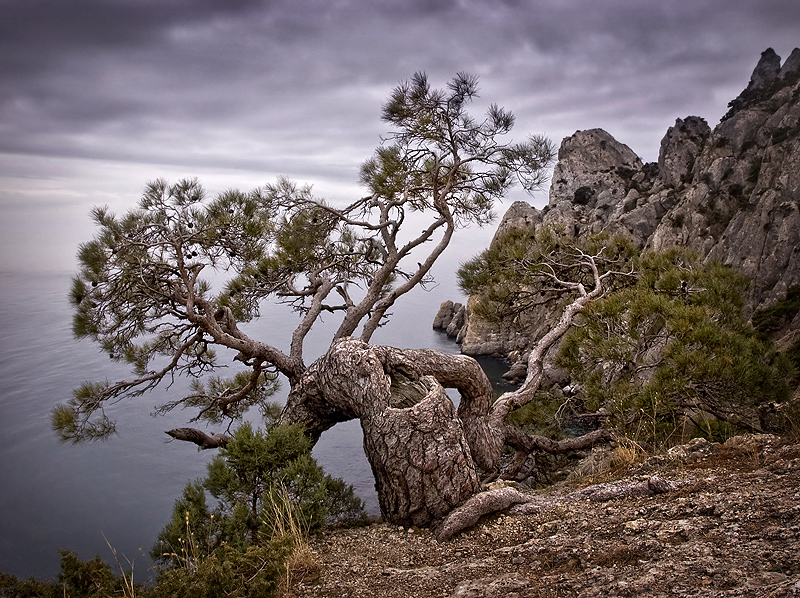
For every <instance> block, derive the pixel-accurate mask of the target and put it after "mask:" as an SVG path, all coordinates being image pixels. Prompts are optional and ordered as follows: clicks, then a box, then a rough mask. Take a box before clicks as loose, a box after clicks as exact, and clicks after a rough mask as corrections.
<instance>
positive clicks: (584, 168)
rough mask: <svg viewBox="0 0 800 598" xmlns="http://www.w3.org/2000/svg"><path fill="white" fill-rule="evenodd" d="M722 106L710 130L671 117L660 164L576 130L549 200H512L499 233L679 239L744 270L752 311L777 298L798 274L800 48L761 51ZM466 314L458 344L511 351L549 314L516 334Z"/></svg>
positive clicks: (659, 241)
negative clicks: (741, 86)
mask: <svg viewBox="0 0 800 598" xmlns="http://www.w3.org/2000/svg"><path fill="white" fill-rule="evenodd" d="M730 108H731V109H730V111H729V112H728V114H726V115H725V116H724V117H723V119H722V121H721V122H720V124H719V125H717V126H716V127H715V128H714V130H713V131H712V130H711V128H710V127H709V126H708V124H707V123H706V121H705V120H703V119H702V118H699V117H696V116H690V117H687V118H685V119H677V120H676V122H675V125H674V126H673V127H670V129H669V130H668V131H667V133H666V135H665V136H664V139H663V140H662V142H661V148H660V152H659V158H658V163H657V164H643V163H642V161H641V160H640V159H639V157H638V156H636V154H634V153H633V151H631V149H630V148H629V147H628V146H626V145H624V144H622V143H620V142H618V141H616V140H615V139H614V138H613V137H612V136H611V135H610V134H609V133H607V132H605V131H603V130H601V129H591V130H588V131H578V132H576V133H575V134H574V135H572V136H571V137H568V138H566V139H564V141H563V142H562V144H561V147H560V150H559V154H558V164H557V165H556V167H555V170H554V173H553V181H552V185H551V188H550V198H549V203H548V205H547V206H546V207H545V208H544V209H542V210H537V209H535V208H533V207H531V206H530V205H528V204H525V203H522V202H517V203H515V204H513V205H512V206H511V208H510V209H509V210H508V212H507V213H506V215H505V216H504V218H503V220H502V222H501V223H500V225H499V228H498V233H497V234H498V235H499V234H502V233H504V232H506V231H508V230H509V229H512V228H523V229H528V230H531V231H534V232H537V231H539V230H541V229H542V228H550V229H557V230H560V231H562V232H564V233H566V234H571V235H576V236H577V235H582V234H586V233H591V232H598V231H601V230H607V231H609V232H626V233H628V234H629V235H630V236H631V237H632V238H633V239H635V240H636V241H637V242H638V243H639V244H640V245H641V246H642V247H648V248H653V249H664V248H667V247H670V246H675V245H683V246H688V247H690V248H693V249H695V250H697V251H699V252H700V253H701V255H704V256H706V257H707V259H709V260H710V259H715V260H718V261H720V262H722V263H724V264H728V265H731V266H733V267H735V268H737V269H739V270H740V271H741V272H743V273H744V274H746V275H747V276H749V277H750V278H751V279H752V280H753V284H752V287H751V290H750V297H749V308H750V309H751V310H755V309H762V308H765V307H768V306H771V305H773V304H775V303H776V302H777V301H779V300H780V299H782V298H783V297H784V296H785V293H786V290H787V289H788V288H789V287H790V286H791V285H794V284H798V283H800V49H795V50H794V51H793V52H792V55H791V56H790V57H789V58H788V59H787V60H786V62H785V63H784V64H783V66H781V61H780V57H778V56H777V54H775V52H774V51H772V50H771V49H769V50H767V51H765V52H764V53H763V54H762V56H761V60H760V61H759V62H758V65H757V66H756V68H755V70H754V71H753V75H752V77H751V80H750V83H749V85H748V87H747V89H745V90H744V91H743V92H742V93H741V94H740V95H739V97H737V98H736V99H734V100H733V101H732V102H731V103H730ZM469 312H470V310H469V305H468V306H467V314H466V315H467V317H466V324H465V327H464V329H463V330H462V331H461V332H460V333H459V334H460V336H461V337H462V338H463V345H462V351H463V352H464V353H468V354H485V353H501V354H504V355H509V354H511V357H512V360H513V357H514V356H515V355H516V356H522V355H523V354H524V353H525V351H526V350H527V348H528V347H529V346H530V344H531V342H532V340H535V339H537V338H539V337H540V336H541V335H542V334H543V333H544V332H545V331H546V330H547V328H548V321H550V318H552V315H550V316H548V314H545V313H542V314H532V315H531V317H530V318H529V322H530V327H529V329H528V330H526V333H525V334H524V335H521V334H519V333H518V332H511V331H502V330H498V329H496V328H493V327H492V326H489V325H488V324H487V323H485V322H482V321H479V320H478V318H473V317H470V315H469ZM793 328H796V326H794V327H793ZM790 332H792V331H790Z"/></svg>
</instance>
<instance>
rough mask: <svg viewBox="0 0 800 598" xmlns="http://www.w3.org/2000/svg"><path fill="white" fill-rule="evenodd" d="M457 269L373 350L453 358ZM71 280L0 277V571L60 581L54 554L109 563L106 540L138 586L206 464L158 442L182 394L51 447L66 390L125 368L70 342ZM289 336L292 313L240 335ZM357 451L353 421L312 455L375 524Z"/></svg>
mask: <svg viewBox="0 0 800 598" xmlns="http://www.w3.org/2000/svg"><path fill="white" fill-rule="evenodd" d="M451 266H452V265H451ZM453 269H454V268H452V267H451V268H449V269H448V271H447V274H446V275H445V277H444V278H445V279H446V280H445V282H444V283H443V284H442V286H440V287H437V288H435V289H434V290H433V291H431V292H423V291H421V290H416V291H415V292H414V293H412V294H411V296H409V297H407V298H406V301H405V302H403V303H402V304H399V305H398V306H397V308H396V309H395V310H394V311H395V314H394V318H393V320H392V321H391V322H390V324H389V325H388V326H386V327H384V328H382V329H380V330H379V331H378V334H376V336H375V339H374V341H375V342H378V343H385V344H391V345H394V346H398V347H408V348H411V347H432V348H438V349H440V350H444V351H448V352H455V351H457V350H458V347H457V346H455V345H454V344H453V343H451V342H450V341H449V340H448V339H447V338H446V337H444V336H443V335H442V334H440V333H437V332H435V331H433V330H432V329H431V322H432V320H433V317H434V315H435V313H436V310H437V309H438V306H439V304H440V303H441V302H442V301H444V300H445V299H449V298H456V292H455V285H454V284H453V277H452V271H453ZM70 276H71V275H70V273H55V274H35V273H34V274H27V273H26V274H21V273H1V272H0V331H2V332H0V381H1V382H0V439H2V440H0V571H5V572H8V573H13V574H15V575H17V576H19V577H28V576H31V575H33V576H36V577H37V578H40V579H47V578H52V577H53V576H54V575H55V573H56V572H57V571H58V562H59V556H58V553H57V549H58V548H65V549H68V550H73V551H75V552H77V553H78V555H79V557H81V558H83V559H89V558H91V557H93V556H95V555H100V556H101V557H102V558H104V559H106V560H110V556H111V555H110V551H109V549H108V547H107V545H106V542H105V539H104V536H105V538H108V541H109V542H110V543H111V544H112V545H113V546H114V547H115V548H116V549H117V551H118V552H120V553H122V554H124V555H125V556H126V557H127V558H128V559H129V560H131V561H133V562H134V563H135V572H136V573H135V575H136V577H137V578H138V579H140V580H143V579H145V578H146V577H148V576H149V568H150V566H151V563H150V561H149V559H148V557H147V556H146V553H147V552H148V550H149V548H150V546H151V545H152V543H153V541H154V540H155V538H156V536H157V534H158V532H159V531H160V530H161V528H162V527H163V526H164V524H165V523H166V522H167V520H168V518H169V516H170V513H171V511H172V505H173V502H174V500H175V499H176V498H177V497H178V495H179V494H180V493H181V491H182V489H183V487H184V486H185V484H186V482H187V481H189V480H193V479H196V478H198V477H202V476H203V475H204V474H205V466H206V463H207V462H208V461H209V460H210V459H211V458H212V457H213V453H212V452H211V451H206V452H198V451H197V450H196V448H195V447H194V445H191V444H189V443H184V442H167V440H169V439H168V437H167V436H165V435H164V431H165V430H168V429H170V428H174V427H178V426H183V425H187V423H188V421H189V419H190V418H191V415H192V414H191V413H190V412H181V411H176V412H173V413H171V414H169V415H167V416H165V417H158V418H153V417H152V416H151V415H150V414H151V412H152V410H153V407H154V406H155V405H156V404H157V403H159V402H160V401H161V400H162V399H163V398H164V397H167V396H171V397H174V396H175V395H176V394H177V393H179V392H180V391H181V390H182V388H185V385H184V384H183V383H178V384H176V385H175V386H173V388H172V389H170V390H166V389H157V390H156V391H155V392H154V393H151V394H150V395H145V396H143V397H140V398H138V399H136V400H134V401H127V402H125V403H122V404H119V405H116V406H113V407H111V408H110V409H109V411H110V413H111V414H112V416H114V417H116V418H117V421H118V426H117V428H118V435H117V436H115V437H114V438H112V439H110V440H108V441H106V442H102V443H93V444H88V445H79V446H72V445H63V444H60V443H58V442H57V440H56V438H55V434H54V433H53V432H52V431H51V429H50V410H51V409H52V407H53V406H54V405H55V404H56V403H58V402H60V401H63V400H64V399H66V398H68V397H69V396H70V391H71V389H72V388H74V387H75V386H77V385H79V384H80V383H81V382H83V381H84V380H101V379H105V378H109V379H116V378H124V377H129V371H128V369H127V368H126V367H124V366H123V365H121V364H115V363H114V362H111V361H110V360H109V359H108V357H107V356H106V355H105V354H104V353H102V352H100V350H99V348H98V347H96V346H95V345H93V344H92V343H91V342H89V341H77V340H75V339H74V338H73V337H72V333H71V330H70V325H71V312H70V308H69V305H68V302H67V293H68V290H69V284H70ZM334 324H335V323H334V322H332V321H331V322H323V323H321V324H320V325H319V326H315V329H314V330H313V331H312V337H311V338H310V342H309V345H308V349H307V351H308V355H307V356H306V361H307V362H310V361H311V360H312V359H313V357H314V356H315V353H316V354H319V353H321V352H322V351H323V350H324V348H325V346H326V344H327V341H328V339H329V338H330V336H329V334H330V330H331V328H332V327H333V326H334ZM293 325H294V319H293V316H292V314H291V312H290V311H286V310H285V309H284V308H282V307H281V306H274V307H272V308H270V309H269V310H267V311H266V312H265V313H264V316H263V317H262V318H261V319H260V320H259V321H258V322H257V323H256V324H255V325H251V326H250V328H249V329H248V332H250V333H251V334H253V335H254V336H257V337H259V338H270V339H272V338H276V337H278V338H283V339H287V338H288V333H289V332H290V331H291V329H292V328H293ZM276 335H277V336H276ZM275 344H276V345H278V346H281V343H280V342H277V341H276V342H275ZM285 392H286V388H285V386H284V389H283V390H282V392H281V393H280V394H279V395H278V396H276V400H278V401H282V400H283V399H284V398H285ZM361 445H362V439H361V430H360V428H359V425H358V422H356V421H353V422H346V423H344V424H340V425H338V426H336V427H335V428H334V429H333V430H330V431H329V432H327V433H326V434H324V435H323V437H322V439H321V440H320V442H319V443H318V445H317V446H316V448H315V449H314V454H315V456H316V457H317V459H318V461H319V462H320V463H321V464H322V465H323V467H324V468H325V469H326V471H327V472H328V473H330V474H332V475H334V476H337V477H342V478H344V479H345V480H346V481H347V482H349V483H351V484H353V485H354V486H355V487H356V491H357V493H358V495H359V496H360V497H361V498H362V499H364V500H365V501H366V504H367V508H368V510H369V511H370V512H371V513H374V514H377V512H378V507H377V498H376V496H375V493H374V489H373V481H372V474H371V472H370V469H369V464H368V463H367V461H366V458H365V457H364V454H363V450H362V446H361Z"/></svg>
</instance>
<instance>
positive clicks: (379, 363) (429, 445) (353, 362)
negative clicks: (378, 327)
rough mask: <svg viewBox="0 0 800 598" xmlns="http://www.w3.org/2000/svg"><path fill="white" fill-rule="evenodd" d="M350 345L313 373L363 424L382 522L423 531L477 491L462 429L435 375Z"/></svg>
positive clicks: (339, 346)
mask: <svg viewBox="0 0 800 598" xmlns="http://www.w3.org/2000/svg"><path fill="white" fill-rule="evenodd" d="M386 349H387V348H385V347H381V348H378V349H377V350H376V348H375V347H372V346H370V345H368V344H366V343H363V342H362V341H359V340H356V339H352V338H349V339H343V340H341V341H339V342H337V343H336V344H335V345H334V346H333V347H332V348H331V350H330V351H329V352H328V354H327V355H326V356H325V357H324V359H323V363H322V364H321V367H320V368H319V374H320V387H321V388H324V389H325V390H324V392H325V397H326V398H328V399H329V400H331V401H332V402H333V403H334V404H336V405H337V406H339V408H340V409H345V408H347V409H351V410H352V412H353V413H354V414H355V415H356V416H357V417H358V419H359V420H360V421H361V428H362V430H363V432H364V450H365V452H366V455H367V459H368V460H369V463H370V466H371V467H372V472H373V475H374V476H375V488H376V490H377V492H378V501H379V503H380V506H381V512H382V513H383V515H384V517H385V518H386V519H388V520H389V521H391V522H393V523H398V524H402V525H418V526H424V525H428V524H430V523H432V522H433V521H435V520H438V519H440V518H442V517H444V516H445V515H446V514H447V513H449V512H450V511H451V510H452V509H453V508H455V507H456V506H457V505H459V504H461V503H463V502H464V501H465V500H467V499H468V498H469V497H470V496H472V495H474V494H475V493H476V492H478V490H479V489H480V482H479V479H478V468H477V467H476V465H475V462H474V460H473V459H472V452H471V449H470V446H469V443H468V442H467V439H466V435H465V432H464V426H463V425H462V423H461V420H460V419H459V418H458V417H457V416H456V411H455V408H454V406H453V403H452V402H451V401H450V398H449V397H448V396H447V394H446V393H445V391H444V388H442V386H441V384H439V383H438V382H437V381H436V379H435V378H434V377H433V376H418V375H417V372H415V371H414V370H413V369H411V368H407V367H403V366H404V363H405V362H404V361H401V360H393V359H390V357H393V356H394V357H396V356H397V353H395V352H394V351H389V350H386Z"/></svg>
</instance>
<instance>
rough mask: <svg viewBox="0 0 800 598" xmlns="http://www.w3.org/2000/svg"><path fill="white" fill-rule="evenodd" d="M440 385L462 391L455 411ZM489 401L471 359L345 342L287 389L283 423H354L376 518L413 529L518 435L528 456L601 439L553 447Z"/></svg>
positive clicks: (459, 501)
mask: <svg viewBox="0 0 800 598" xmlns="http://www.w3.org/2000/svg"><path fill="white" fill-rule="evenodd" d="M444 386H447V387H453V388H457V389H458V390H459V392H460V393H461V401H460V404H459V407H458V411H456V409H455V407H454V405H453V403H452V401H451V400H450V398H449V397H448V396H447V394H446V393H445V390H444ZM493 405H495V406H496V403H495V402H494V400H493V393H492V387H491V384H490V383H489V380H488V378H487V377H486V374H485V373H484V372H483V370H482V369H481V368H480V366H479V365H478V363H477V362H476V361H475V360H474V359H472V358H470V357H466V356H463V355H448V354H445V353H440V352H438V351H433V350H427V349H425V350H401V349H395V348H392V347H385V346H377V345H369V344H368V343H365V342H363V341H360V340H358V339H354V338H345V339H341V340H339V341H337V342H336V343H334V344H333V345H332V347H331V349H330V350H329V351H328V353H327V354H326V355H324V356H323V357H322V358H320V360H318V361H317V362H315V363H314V364H313V365H312V366H311V367H309V369H308V371H307V372H306V374H305V378H304V382H303V383H302V384H298V385H296V386H295V387H293V389H292V392H291V393H290V396H289V400H288V401H287V405H286V407H285V409H284V412H283V415H282V421H284V422H285V423H290V422H302V423H304V424H305V425H306V426H307V427H308V428H309V430H310V431H311V433H312V435H318V434H321V433H322V432H323V431H324V430H325V429H327V428H330V427H331V426H333V425H334V424H335V423H337V422H339V421H344V420H346V419H352V418H357V419H359V420H360V422H361V428H362V430H363V432H364V450H365V452H366V455H367V459H368V460H369V463H370V466H371V467H372V472H373V475H374V476H375V487H376V489H377V492H378V501H379V504H380V507H381V512H382V514H383V516H384V518H385V519H386V520H388V521H391V522H393V523H397V524H401V525H418V526H424V525H429V524H433V523H436V522H438V521H441V520H443V519H444V518H445V517H446V516H447V515H448V513H450V512H451V511H453V509H455V508H456V507H458V506H460V505H463V504H464V503H466V502H467V501H468V499H470V498H471V497H473V496H475V495H476V494H478V493H479V492H480V490H481V483H480V475H481V473H483V474H492V473H494V472H495V471H496V470H497V469H498V468H499V465H500V455H501V451H502V448H503V445H504V444H505V443H507V442H509V441H511V442H512V444H514V445H516V446H517V450H520V449H519V447H520V445H521V444H522V441H521V440H520V437H521V436H526V438H528V439H529V440H528V441H527V443H526V444H527V446H528V447H529V449H530V450H534V449H544V450H547V451H550V452H566V451H567V450H574V449H575V448H583V447H585V446H589V445H591V444H593V443H594V442H597V441H598V440H602V439H605V438H606V437H607V435H605V434H596V433H593V434H590V435H587V437H585V438H584V439H583V440H578V441H576V442H573V441H570V442H567V443H564V444H563V446H562V444H559V443H555V442H553V441H549V439H544V438H538V437H533V436H527V435H525V434H524V432H522V431H521V430H516V431H515V432H513V433H511V431H510V429H509V427H508V426H509V424H507V423H505V422H504V421H503V420H501V419H499V418H497V417H496V412H493V409H492V407H493ZM512 437H513V440H512ZM562 442H563V441H562Z"/></svg>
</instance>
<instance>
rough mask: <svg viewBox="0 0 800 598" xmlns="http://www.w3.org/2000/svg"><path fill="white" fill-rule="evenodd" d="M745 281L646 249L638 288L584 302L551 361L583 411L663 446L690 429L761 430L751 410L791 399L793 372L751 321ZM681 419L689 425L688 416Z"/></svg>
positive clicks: (676, 254) (672, 253)
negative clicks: (576, 391)
mask: <svg viewBox="0 0 800 598" xmlns="http://www.w3.org/2000/svg"><path fill="white" fill-rule="evenodd" d="M747 285H748V281H747V280H746V279H745V278H744V277H742V276H741V275H739V274H737V273H736V272H735V271H734V270H732V269H730V268H727V267H724V266H722V265H720V264H717V263H713V262H712V263H703V262H702V261H701V260H700V259H699V258H698V256H696V255H693V254H691V253H689V252H687V251H686V250H684V249H682V248H674V249H670V250H667V251H664V252H658V253H654V252H647V253H645V254H643V255H642V256H641V258H640V260H639V262H638V267H637V277H636V283H635V284H634V285H632V286H629V287H627V288H625V289H620V290H618V291H616V292H614V293H611V294H609V295H608V296H606V297H605V298H603V299H601V300H599V301H597V302H596V303H594V304H592V305H590V306H589V308H588V309H587V310H586V313H585V317H584V318H583V321H582V323H581V325H580V326H578V327H576V328H575V329H574V330H573V331H571V333H570V334H569V335H568V336H567V337H566V339H565V342H564V344H563V346H562V349H561V352H560V354H559V356H558V362H559V364H560V365H561V366H562V367H564V368H566V369H567V370H568V371H569V372H570V374H571V376H572V377H573V379H574V380H575V381H577V382H578V384H579V385H580V389H581V393H580V395H581V398H582V399H583V401H584V403H585V405H586V408H587V409H588V410H590V411H591V410H597V409H599V408H601V407H605V408H606V409H608V410H609V411H610V413H611V414H612V421H613V423H614V424H615V425H616V426H617V427H618V428H619V429H620V430H622V431H623V432H625V433H626V434H628V435H629V436H631V437H633V438H635V439H638V440H641V441H644V442H648V443H651V444H659V443H662V442H664V441H666V440H668V439H670V438H671V437H674V436H675V435H676V434H679V433H680V432H681V429H682V428H683V427H685V426H687V424H689V423H690V424H691V425H692V426H694V427H697V428H699V431H700V432H705V433H706V435H709V436H712V437H713V436H714V435H715V434H714V431H713V430H712V429H711V428H710V427H709V424H708V422H711V421H714V420H719V421H723V422H727V423H728V424H729V426H727V427H725V428H724V429H725V430H726V431H727V433H732V432H734V431H742V430H753V429H758V427H759V421H758V406H759V405H761V404H763V403H767V402H781V401H784V400H786V399H787V398H788V396H789V386H788V383H787V382H788V379H789V376H790V372H791V368H790V366H789V364H788V362H787V360H786V359H785V358H784V357H783V356H782V355H780V354H779V353H778V352H777V351H776V350H775V349H774V348H773V347H772V346H771V345H770V344H769V343H766V342H764V341H762V340H760V339H759V338H758V337H757V335H756V333H755V331H754V330H753V328H752V326H750V324H749V323H748V321H747V319H746V317H745V311H744V299H743V297H744V294H745V291H746V289H747ZM687 418H688V420H687Z"/></svg>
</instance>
